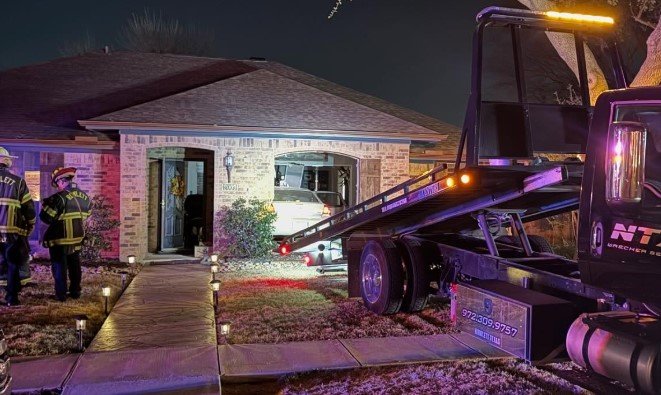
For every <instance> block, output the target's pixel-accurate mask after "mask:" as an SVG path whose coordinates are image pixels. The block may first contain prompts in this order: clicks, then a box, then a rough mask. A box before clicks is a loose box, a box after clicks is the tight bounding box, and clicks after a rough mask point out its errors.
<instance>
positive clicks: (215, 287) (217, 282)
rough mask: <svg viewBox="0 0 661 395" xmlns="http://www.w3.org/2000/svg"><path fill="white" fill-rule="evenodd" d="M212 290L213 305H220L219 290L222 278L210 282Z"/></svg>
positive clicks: (215, 306)
mask: <svg viewBox="0 0 661 395" xmlns="http://www.w3.org/2000/svg"><path fill="white" fill-rule="evenodd" d="M209 284H210V285H211V290H212V291H213V307H214V309H215V308H217V307H218V291H220V280H211V281H210V282H209Z"/></svg>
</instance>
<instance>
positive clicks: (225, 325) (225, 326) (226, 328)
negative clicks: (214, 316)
mask: <svg viewBox="0 0 661 395" xmlns="http://www.w3.org/2000/svg"><path fill="white" fill-rule="evenodd" d="M230 326H231V323H230V322H229V321H221V322H220V334H221V335H223V336H229V334H230Z"/></svg>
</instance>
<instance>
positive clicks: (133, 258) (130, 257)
mask: <svg viewBox="0 0 661 395" xmlns="http://www.w3.org/2000/svg"><path fill="white" fill-rule="evenodd" d="M127 259H128V261H129V264H130V265H132V264H134V263H135V255H129V256H128V257H127Z"/></svg>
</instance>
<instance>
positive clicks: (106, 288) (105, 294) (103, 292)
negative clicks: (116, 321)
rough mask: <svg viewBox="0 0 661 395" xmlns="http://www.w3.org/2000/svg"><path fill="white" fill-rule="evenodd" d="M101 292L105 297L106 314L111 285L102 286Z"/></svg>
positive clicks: (104, 309)
mask: <svg viewBox="0 0 661 395" xmlns="http://www.w3.org/2000/svg"><path fill="white" fill-rule="evenodd" d="M101 294H102V295H103V298H104V299H105V303H104V307H103V311H104V312H105V313H106V315H108V298H109V297H110V287H109V286H107V285H105V286H104V287H103V288H101Z"/></svg>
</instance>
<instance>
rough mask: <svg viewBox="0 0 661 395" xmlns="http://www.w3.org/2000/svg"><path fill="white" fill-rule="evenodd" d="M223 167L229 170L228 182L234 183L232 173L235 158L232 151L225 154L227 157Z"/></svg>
mask: <svg viewBox="0 0 661 395" xmlns="http://www.w3.org/2000/svg"><path fill="white" fill-rule="evenodd" d="M223 166H225V168H226V169H227V182H228V183H230V182H232V181H231V173H232V168H233V167H234V156H233V155H232V152H231V151H227V154H225V157H224V158H223Z"/></svg>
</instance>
